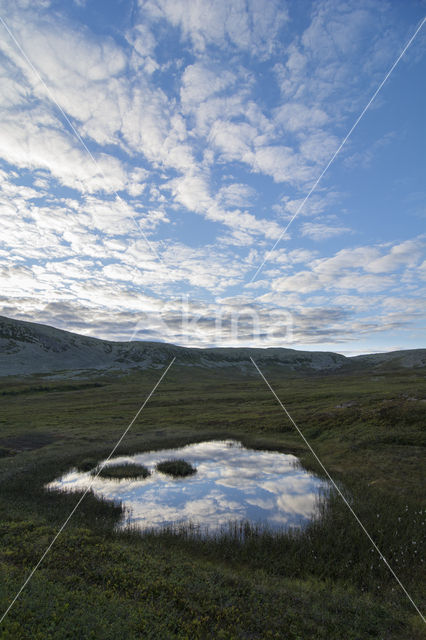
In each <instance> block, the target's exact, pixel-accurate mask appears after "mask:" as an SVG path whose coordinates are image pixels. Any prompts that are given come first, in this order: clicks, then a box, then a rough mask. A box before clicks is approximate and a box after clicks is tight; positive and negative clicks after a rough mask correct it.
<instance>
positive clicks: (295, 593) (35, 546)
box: [0, 368, 426, 640]
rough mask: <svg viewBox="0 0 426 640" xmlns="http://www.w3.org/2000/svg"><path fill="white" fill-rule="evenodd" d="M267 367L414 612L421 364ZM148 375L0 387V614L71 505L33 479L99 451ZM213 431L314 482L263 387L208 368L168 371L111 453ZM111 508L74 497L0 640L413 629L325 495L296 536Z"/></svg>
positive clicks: (424, 400)
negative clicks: (136, 515) (218, 529)
mask: <svg viewBox="0 0 426 640" xmlns="http://www.w3.org/2000/svg"><path fill="white" fill-rule="evenodd" d="M268 377H269V379H270V381H271V384H272V385H273V387H274V388H275V390H276V391H277V393H278V395H279V397H280V398H281V400H282V402H283V403H284V404H285V406H286V407H287V409H288V411H289V412H290V414H291V415H292V417H293V418H294V419H295V421H296V422H297V424H298V425H299V427H300V428H301V430H302V431H303V433H304V434H305V436H306V438H307V439H308V441H309V442H310V444H311V445H312V447H313V448H314V450H315V451H316V452H317V454H318V456H319V457H320V459H321V460H322V461H323V463H324V465H325V466H326V468H327V469H328V470H329V472H330V474H331V475H332V477H333V478H334V479H335V480H336V482H338V483H339V486H341V487H342V490H343V491H344V493H345V495H346V496H347V498H348V500H349V501H350V503H351V505H352V507H353V509H354V510H355V511H356V513H357V514H358V516H359V518H360V519H361V521H362V522H363V524H364V525H365V527H366V528H367V530H368V531H369V533H370V535H371V536H372V538H373V539H374V540H375V542H376V543H377V545H378V547H379V548H380V550H381V551H382V552H383V554H384V556H385V557H386V559H387V560H388V561H389V563H390V564H391V566H392V567H393V569H394V570H395V572H396V573H397V575H398V577H399V578H400V580H401V581H402V583H403V584H404V586H405V587H406V589H407V591H408V592H409V593H410V595H411V596H412V597H413V599H414V600H415V602H416V603H417V604H418V605H419V606H420V608H421V609H423V610H424V604H425V603H424V600H423V601H422V593H424V589H423V586H424V582H423V579H424V569H423V567H424V563H423V562H422V550H424V540H425V530H426V525H425V512H424V491H423V489H422V478H423V477H424V446H425V435H424V426H425V422H426V386H425V383H424V370H401V371H388V372H387V371H384V372H383V371H382V372H380V374H372V373H368V374H363V373H358V374H351V375H336V374H332V375H331V374H329V375H324V374H322V375H310V376H309V377H304V378H303V377H296V376H293V377H288V376H287V375H286V376H283V375H282V374H280V373H279V372H278V371H275V372H274V371H271V372H269V374H268ZM157 379H158V371H157V372H139V373H133V374H130V375H127V376H121V377H119V376H113V375H112V374H111V375H109V376H102V377H101V376H99V377H98V378H93V379H92V381H91V382H90V383H87V381H81V380H76V381H75V382H74V381H69V380H67V381H64V382H63V383H60V382H58V381H57V380H55V381H52V383H49V382H48V381H46V379H45V378H41V377H36V376H34V377H32V378H26V379H22V380H18V379H14V380H12V379H8V380H4V379H3V381H2V390H1V391H2V393H3V402H2V404H1V407H0V473H1V482H0V520H1V524H0V540H1V546H0V605H1V608H2V610H4V609H6V607H7V606H8V604H9V603H10V601H11V599H12V598H13V596H14V595H15V593H16V591H17V590H18V588H19V587H20V585H21V584H22V582H23V580H24V579H25V578H26V576H27V575H28V573H29V571H30V570H31V569H32V567H33V566H34V565H35V564H36V562H37V561H38V559H39V558H40V556H41V554H42V553H43V552H44V550H45V549H46V547H47V545H48V544H49V542H50V541H51V540H52V538H53V536H54V535H55V533H56V531H57V530H58V528H59V526H60V525H61V524H62V522H63V521H64V520H65V518H66V517H67V515H68V514H69V512H70V511H71V509H72V508H73V507H74V505H75V504H76V501H77V500H78V495H76V494H65V493H64V494H61V495H58V494H57V493H54V492H46V491H45V490H44V489H43V486H44V485H45V484H46V483H47V482H50V481H52V480H53V479H54V478H56V477H58V476H59V475H60V474H61V473H64V472H65V471H66V470H68V469H69V468H71V467H72V466H76V465H78V464H80V465H81V464H82V463H83V462H84V460H86V462H87V465H90V464H91V462H92V461H95V464H96V463H97V461H99V460H102V459H104V458H105V457H106V456H107V455H108V454H109V452H110V450H111V449H112V447H113V446H114V444H115V443H116V441H117V439H118V438H119V436H120V435H121V433H122V432H123V431H124V429H125V427H126V426H127V425H128V424H129V422H130V421H131V419H132V418H133V416H134V414H135V413H136V411H137V410H138V408H139V407H140V405H141V403H142V402H143V400H144V399H145V397H146V396H147V395H148V393H149V392H150V391H151V389H152V387H153V385H154V383H155V381H156V380H157ZM215 438H216V439H217V438H224V439H225V438H235V439H237V440H240V441H241V442H243V443H244V444H245V445H247V446H250V447H253V448H263V449H270V450H277V451H283V452H288V453H294V454H296V455H297V456H298V457H299V458H300V459H301V461H302V463H303V464H304V466H305V467H306V468H307V469H310V470H312V471H314V472H315V473H317V474H318V475H320V476H321V475H322V471H321V469H320V468H319V467H318V464H317V463H315V460H314V459H313V458H312V455H311V454H310V452H309V451H308V450H307V448H306V447H305V445H304V443H303V441H302V440H301V439H300V436H299V435H298V434H297V432H295V430H294V427H292V425H291V424H290V423H289V421H288V419H287V418H286V416H285V415H284V414H283V412H282V410H281V409H280V408H279V406H278V405H277V404H276V401H275V400H274V398H273V396H272V395H271V393H270V391H268V389H267V388H265V386H264V383H263V382H262V380H261V379H260V378H258V377H257V376H256V375H253V376H246V377H242V376H241V375H240V376H238V375H235V374H233V375H229V376H228V377H227V376H226V375H225V374H224V373H223V372H222V371H220V372H214V371H212V372H205V373H203V374H202V375H200V373H199V372H198V371H197V375H195V374H194V371H191V370H186V371H185V370H183V368H172V369H171V370H170V372H169V374H168V376H167V377H166V378H165V380H164V381H163V383H162V385H161V386H160V387H159V389H158V391H157V393H156V394H155V395H154V396H153V398H152V399H151V401H150V403H149V404H148V405H147V406H146V408H145V409H144V411H143V413H142V414H141V416H140V417H139V419H138V420H137V422H136V423H135V424H134V425H133V428H132V429H131V431H130V432H129V433H128V435H127V437H126V438H125V440H124V441H123V443H122V446H120V449H119V451H118V452H117V454H127V453H134V452H139V451H145V450H150V449H155V448H164V447H174V446H180V445H183V444H187V443H191V442H195V441H198V442H200V441H204V440H208V439H215ZM422 465H423V466H422ZM91 468H92V467H90V466H89V469H88V470H90V469H91ZM120 517H121V509H120V507H119V506H117V505H113V504H111V503H109V502H105V501H102V500H98V499H96V498H95V497H94V496H93V495H91V494H89V495H87V496H86V498H85V499H84V501H83V502H82V504H81V505H80V507H79V509H78V510H77V511H76V513H75V515H74V516H73V518H72V519H71V521H70V522H69V524H68V526H67V528H66V529H65V530H64V532H63V533H62V534H61V536H60V537H59V538H58V540H57V542H56V543H55V545H54V546H53V547H52V550H51V551H50V553H49V554H48V555H47V557H46V559H45V560H44V562H43V564H42V565H41V566H40V568H39V569H38V571H37V572H36V573H35V575H34V577H33V578H32V580H31V581H30V583H29V584H28V586H27V587H26V589H25V590H24V592H23V593H22V595H21V597H20V598H19V600H18V601H17V602H16V604H15V605H14V607H13V608H12V610H11V611H10V613H9V614H8V616H7V617H6V619H5V621H4V622H3V623H2V626H1V627H0V637H1V638H2V640H5V639H9V638H10V639H13V640H15V639H17V640H18V639H21V638H22V639H26V638H28V639H29V638H31V639H33V638H40V639H43V640H45V639H49V638H52V639H53V638H54V639H55V640H56V639H61V640H62V639H65V638H76V637H81V638H91V637H92V638H102V639H109V638H111V639H114V640H115V639H117V638H118V639H120V638H123V639H124V638H126V639H129V638H130V639H133V638H135V639H136V638H153V639H154V638H181V639H184V638H200V639H202V638H203V639H204V638H222V639H223V638H229V639H231V638H259V639H260V638H262V639H263V638H288V639H289V640H298V639H300V638H316V639H319V640H321V639H324V640H325V639H327V640H329V639H335V640H341V639H342V638H345V639H346V640H352V639H353V640H355V639H357V640H359V639H363V638H371V639H378V638H384V639H389V640H392V639H397V638H398V639H399V638H401V639H404V640H405V639H406V638H413V639H419V638H423V637H425V636H424V633H423V630H424V625H423V623H422V621H421V619H420V617H419V615H418V614H417V613H416V612H415V610H414V609H413V607H412V605H411V604H410V602H409V601H408V599H407V598H406V596H405V595H404V593H403V592H402V591H401V589H400V587H399V586H398V584H397V583H396V581H395V580H394V579H393V578H392V576H391V575H390V573H389V571H388V569H387V567H386V566H385V565H384V563H383V561H381V560H380V557H379V556H378V554H377V552H376V551H375V550H374V549H372V546H371V544H370V543H369V541H368V539H367V538H366V536H365V534H364V533H363V531H362V530H361V528H360V527H359V526H358V525H357V523H356V522H355V520H354V518H353V516H352V515H351V513H350V512H349V510H348V509H347V507H346V506H345V505H344V503H343V501H342V500H341V498H339V496H335V497H332V499H331V500H330V501H329V502H328V503H327V504H326V505H324V509H323V513H322V517H321V518H320V519H318V520H316V521H315V522H313V523H312V524H311V525H310V526H309V527H308V528H307V529H306V530H305V531H304V532H303V533H300V534H297V533H294V532H293V533H288V534H284V535H280V536H275V535H273V534H262V533H260V532H258V531H256V530H253V531H249V530H248V531H245V532H243V535H242V533H241V531H239V530H238V529H237V528H236V529H235V530H234V531H233V532H232V531H229V533H228V534H227V535H224V536H222V537H218V538H217V539H211V540H205V539H201V538H199V539H196V538H194V537H191V536H186V535H185V532H181V533H180V534H179V535H177V534H175V533H172V532H167V531H166V532H164V533H157V534H154V533H152V534H145V535H140V534H137V533H135V532H121V533H117V532H115V530H114V527H115V525H116V523H117V522H118V521H119V519H120ZM423 559H424V558H423Z"/></svg>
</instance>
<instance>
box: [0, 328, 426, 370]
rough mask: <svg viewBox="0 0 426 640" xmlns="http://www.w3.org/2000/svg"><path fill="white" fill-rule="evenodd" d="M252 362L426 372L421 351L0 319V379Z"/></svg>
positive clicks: (248, 364)
mask: <svg viewBox="0 0 426 640" xmlns="http://www.w3.org/2000/svg"><path fill="white" fill-rule="evenodd" d="M250 356H252V357H253V358H254V359H255V360H256V362H258V364H259V365H260V366H262V365H263V366H266V367H268V368H270V367H278V368H279V369H280V370H282V371H287V372H300V373H309V372H317V371H329V372H331V371H337V370H346V369H357V368H363V369H364V368H377V367H378V368H382V367H385V368H389V367H394V366H397V367H410V368H412V367H422V366H426V349H417V350H411V351H398V352H394V353H384V354H383V353H382V354H373V355H366V356H357V357H353V358H347V357H345V356H343V355H341V354H338V353H331V352H326V351H298V350H296V349H285V348H265V349H255V348H253V349H251V348H210V349H196V348H186V347H179V346H176V345H173V344H167V343H159V342H139V341H133V342H112V341H109V340H100V339H98V338H91V337H88V336H82V335H79V334H76V333H71V332H69V331H63V330H62V329H55V328H54V327H50V326H47V325H42V324H36V323H32V322H24V321H21V320H14V319H11V318H6V317H4V316H0V376H8V375H26V374H33V373H46V374H52V373H55V372H56V373H59V372H65V371H67V372H70V371H71V372H89V371H94V372H96V371H99V370H106V371H117V370H121V371H126V370H129V369H133V368H136V369H155V368H161V367H163V366H164V365H166V364H167V363H168V362H170V360H171V359H172V358H173V357H176V359H177V362H176V365H180V366H187V367H191V366H195V367H201V368H204V369H206V368H207V369H209V368H215V369H216V368H232V367H233V368H237V369H238V370H240V371H248V370H251V369H252V364H251V362H250Z"/></svg>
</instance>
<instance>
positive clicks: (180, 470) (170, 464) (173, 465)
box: [156, 458, 197, 478]
mask: <svg viewBox="0 0 426 640" xmlns="http://www.w3.org/2000/svg"><path fill="white" fill-rule="evenodd" d="M156 469H157V471H160V472H161V473H166V474H167V475H169V476H174V477H176V478H180V477H182V478H183V477H185V476H192V475H193V474H194V473H196V472H197V469H196V468H195V467H193V466H192V465H191V464H189V462H187V461H186V460H182V459H174V458H173V459H171V460H163V461H162V462H159V463H158V464H157V465H156Z"/></svg>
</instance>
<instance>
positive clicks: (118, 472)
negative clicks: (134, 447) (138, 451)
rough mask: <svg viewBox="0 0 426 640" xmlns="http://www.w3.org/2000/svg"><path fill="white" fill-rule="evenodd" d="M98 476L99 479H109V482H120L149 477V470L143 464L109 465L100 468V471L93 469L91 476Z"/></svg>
mask: <svg viewBox="0 0 426 640" xmlns="http://www.w3.org/2000/svg"><path fill="white" fill-rule="evenodd" d="M95 473H96V474H97V475H99V476H100V477H101V478H109V479H111V480H121V479H123V478H134V479H136V478H138V479H140V478H147V477H148V476H149V475H151V473H150V471H149V469H147V468H146V467H145V465H143V464H132V463H130V462H128V463H124V464H110V465H108V466H105V467H102V468H101V469H100V471H98V470H97V469H94V471H93V474H95Z"/></svg>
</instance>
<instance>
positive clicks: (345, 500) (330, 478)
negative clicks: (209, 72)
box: [250, 356, 426, 623]
mask: <svg viewBox="0 0 426 640" xmlns="http://www.w3.org/2000/svg"><path fill="white" fill-rule="evenodd" d="M250 360H251V361H252V364H253V366H254V367H255V368H256V370H257V372H258V373H259V374H260V376H261V378H262V379H263V381H264V382H265V384H266V386H267V387H268V389H269V390H270V392H271V393H272V395H273V396H274V398H275V399H276V401H277V402H278V404H279V405H280V407H281V409H282V410H283V411H284V413H285V414H286V416H287V417H288V419H289V420H290V422H291V423H292V425H293V426H294V427H295V429H296V431H297V433H298V434H299V436H300V437H301V438H302V440H303V442H304V443H305V444H306V446H307V447H308V449H309V451H310V452H311V453H312V455H313V456H314V458H315V460H316V461H317V462H318V464H319V465H320V466H321V469H322V470H323V471H324V473H325V474H326V476H327V478H328V479H329V480H330V482H331V484H332V485H333V487H334V488H335V489H336V491H337V493H338V494H339V495H340V497H341V498H342V500H343V502H344V503H345V505H346V506H347V507H348V509H349V511H350V512H351V514H352V515H353V517H354V518H355V520H356V521H357V522H358V524H359V526H360V527H361V529H362V530H363V532H364V533H365V535H366V536H367V538H368V539H369V541H370V542H371V544H372V545H373V547H374V548H375V550H376V551H377V553H378V554H379V556H380V559H381V560H383V562H384V563H385V565H386V566H387V568H388V569H389V571H390V572H391V574H392V575H393V577H394V578H395V580H396V581H397V583H398V584H399V586H400V587H401V589H402V590H403V592H404V593H405V595H406V596H407V598H408V599H409V601H410V602H411V604H412V605H413V607H414V608H415V610H416V611H417V613H418V614H419V616H420V617H421V619H422V620H423V622H424V623H426V619H425V617H424V615H423V614H422V612H421V611H420V609H419V607H418V606H417V605H416V603H415V602H414V600H413V598H412V597H411V596H410V594H409V593H408V591H407V589H406V588H405V587H404V585H403V584H402V582H401V580H400V579H399V578H398V576H397V575H396V573H395V571H394V570H393V569H392V567H391V566H390V564H389V562H388V561H387V560H386V558H385V557H384V555H383V554H382V552H381V551H380V549H379V548H378V546H377V544H376V543H375V542H374V540H373V538H372V537H371V536H370V534H369V533H368V531H367V529H366V528H365V526H364V525H363V524H362V522H361V520H360V519H359V517H358V516H357V514H356V513H355V511H354V510H353V509H352V507H351V505H350V504H349V502H348V501H347V499H346V498H345V496H344V495H343V493H342V491H341V489H340V488H339V487H338V486H337V484H336V483H335V481H334V480H333V478H332V477H331V475H330V474H329V472H328V471H327V469H326V468H325V466H324V465H323V463H322V462H321V460H320V459H319V458H318V456H317V454H316V453H315V451H314V450H313V449H312V447H311V445H310V444H309V442H308V441H307V439H306V438H305V436H304V435H303V433H302V432H301V430H300V429H299V427H298V426H297V424H296V423H295V421H294V420H293V418H292V417H291V415H290V414H289V412H288V411H287V409H286V408H285V406H284V405H283V403H282V402H281V400H280V399H279V397H278V396H277V394H276V393H275V391H274V389H273V388H272V387H271V385H270V384H269V382H268V381H267V379H266V378H265V376H264V375H263V373H262V372H261V370H260V369H259V367H258V366H257V364H256V362H255V361H254V360H253V358H252V357H251V356H250Z"/></svg>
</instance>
